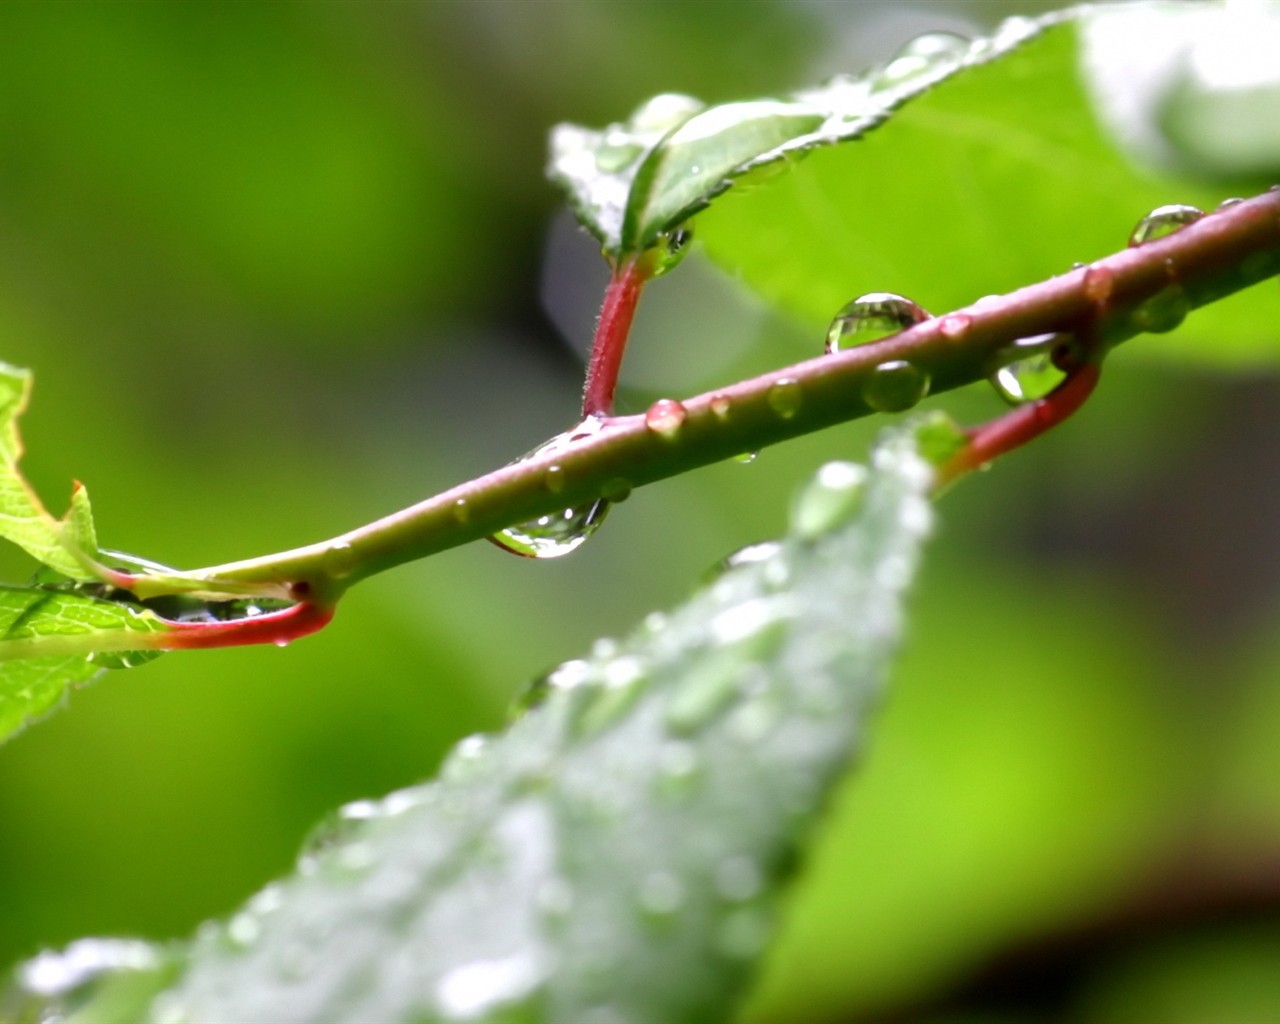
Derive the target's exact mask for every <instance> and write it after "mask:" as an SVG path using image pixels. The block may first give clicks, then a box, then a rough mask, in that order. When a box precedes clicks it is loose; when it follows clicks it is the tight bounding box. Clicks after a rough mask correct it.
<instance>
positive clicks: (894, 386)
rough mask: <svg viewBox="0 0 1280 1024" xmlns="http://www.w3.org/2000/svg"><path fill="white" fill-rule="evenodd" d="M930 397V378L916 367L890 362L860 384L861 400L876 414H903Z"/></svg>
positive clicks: (872, 372) (883, 364)
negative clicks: (926, 396)
mask: <svg viewBox="0 0 1280 1024" xmlns="http://www.w3.org/2000/svg"><path fill="white" fill-rule="evenodd" d="M928 393H929V375H928V374H927V373H925V372H924V371H923V370H922V369H920V367H918V366H916V364H915V363H909V362H907V361H906V360H905V359H891V360H889V361H888V362H885V363H881V364H880V365H879V366H877V367H876V368H875V369H873V370H872V371H871V372H870V373H869V374H867V376H866V378H865V379H864V380H863V382H862V400H863V401H864V402H866V403H867V405H869V406H871V408H872V409H874V410H875V411H876V412H903V411H905V410H907V409H910V408H911V407H912V406H914V405H917V404H918V403H919V402H920V400H921V399H922V398H924V396H925V395H927V394H928Z"/></svg>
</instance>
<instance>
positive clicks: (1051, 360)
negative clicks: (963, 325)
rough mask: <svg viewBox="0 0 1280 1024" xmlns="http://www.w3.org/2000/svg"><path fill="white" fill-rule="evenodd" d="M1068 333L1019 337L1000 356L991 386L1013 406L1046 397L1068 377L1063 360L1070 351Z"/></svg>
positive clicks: (1001, 351)
mask: <svg viewBox="0 0 1280 1024" xmlns="http://www.w3.org/2000/svg"><path fill="white" fill-rule="evenodd" d="M1070 345H1071V336H1070V335H1068V334H1037V335H1033V336H1031V337H1027V338H1019V339H1018V340H1017V341H1016V342H1014V343H1013V344H1012V345H1009V346H1008V347H1006V348H1003V349H1001V350H1000V352H999V353H997V355H996V359H997V360H998V361H999V363H1000V364H1001V365H1000V368H999V369H998V370H996V372H995V373H994V374H992V375H991V378H990V379H991V386H992V387H994V388H995V389H996V393H997V394H998V395H999V396H1000V397H1001V398H1003V399H1004V400H1005V401H1006V402H1008V403H1009V404H1010V405H1022V404H1024V403H1026V402H1034V401H1038V400H1039V399H1041V398H1044V397H1045V396H1046V395H1048V394H1049V393H1050V392H1051V391H1053V390H1054V388H1056V387H1057V386H1058V385H1059V384H1061V383H1062V382H1063V381H1064V380H1066V377H1067V374H1066V371H1065V370H1063V369H1062V367H1061V365H1060V364H1061V363H1062V362H1063V361H1064V358H1065V355H1066V354H1069V349H1070Z"/></svg>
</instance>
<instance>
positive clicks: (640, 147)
mask: <svg viewBox="0 0 1280 1024" xmlns="http://www.w3.org/2000/svg"><path fill="white" fill-rule="evenodd" d="M1038 28H1039V26H1038V25H1037V24H1036V23H1034V22H1031V21H1029V20H1027V19H1016V20H1011V21H1010V22H1008V23H1006V27H1005V28H1004V29H1003V30H1002V31H1001V32H1000V33H999V34H997V35H996V36H995V37H993V38H992V39H990V40H982V41H980V42H977V43H974V44H972V45H969V44H967V43H966V42H965V41H964V40H962V39H960V38H959V37H956V36H950V35H946V34H942V33H938V34H935V35H931V36H928V37H922V39H921V40H917V41H916V43H915V44H913V46H912V47H911V48H910V49H909V50H908V51H906V52H904V53H903V54H902V55H901V56H900V57H899V58H898V59H897V60H896V61H894V62H893V63H891V64H890V65H888V66H887V67H883V68H877V69H874V71H873V72H872V73H869V74H867V75H865V76H862V77H859V78H843V77H842V78H837V79H834V80H833V81H831V82H830V83H828V84H827V85H826V86H824V87H822V88H818V89H811V90H807V91H805V92H800V93H796V94H794V95H792V96H790V97H787V98H784V99H761V100H754V101H748V102H741V103H725V104H721V105H718V106H715V107H711V108H706V107H705V105H704V104H702V103H701V102H699V101H698V100H696V99H693V98H692V97H688V96H678V95H673V94H666V95H662V96H657V97H655V98H654V99H652V100H650V101H649V102H647V103H645V104H644V105H642V106H641V107H640V108H639V109H637V110H636V111H635V113H633V114H632V115H631V117H630V118H628V119H627V120H626V121H625V122H622V123H620V124H613V125H610V126H609V127H607V128H605V129H604V130H603V131H593V130H591V129H588V128H582V127H580V126H578V125H559V126H558V127H557V128H556V129H555V131H554V132H553V133H552V137H551V164H550V168H549V173H550V175H551V177H552V178H553V179H554V180H555V181H557V182H558V183H559V184H560V185H561V186H562V187H564V188H565V190H566V191H567V192H568V193H569V197H570V202H571V203H572V204H573V207H574V209H575V210H576V211H577V214H578V217H579V219H581V220H582V222H583V223H584V224H585V225H586V226H587V228H588V229H589V230H591V232H592V233H593V234H595V235H596V237H597V238H599V239H600V241H601V243H602V244H603V246H604V250H605V253H606V255H608V256H610V257H611V258H618V257H620V256H624V255H626V254H629V253H637V252H640V251H642V250H644V249H647V248H649V247H651V246H653V245H655V244H656V243H657V241H658V240H659V238H660V236H661V235H662V234H664V233H665V232H668V231H670V230H672V229H674V228H675V227H677V226H678V225H679V224H681V223H682V222H683V221H685V220H686V219H688V218H689V217H691V216H692V215H693V214H695V213H697V212H698V211H699V210H702V209H704V208H705V207H706V206H707V205H708V204H709V203H710V202H711V200H712V199H713V198H714V197H715V196H717V195H719V194H720V193H722V192H724V191H725V190H726V189H727V188H729V187H730V185H732V184H733V182H734V181H735V179H738V178H741V177H742V176H743V175H746V174H747V173H748V172H752V171H755V172H757V177H760V176H767V175H768V174H770V173H772V169H771V168H770V167H769V165H772V164H778V163H781V164H783V165H784V166H785V164H786V163H787V162H789V161H793V160H796V159H799V158H800V157H802V156H803V155H805V154H806V153H807V152H809V151H810V150H812V149H815V148H817V147H820V146H829V145H832V144H833V143H837V142H846V141H850V140H852V139H857V138H859V137H861V136H862V135H863V134H865V133H866V132H867V131H869V130H870V129H871V128H874V127H875V126H876V125H878V124H880V123H881V122H882V121H884V119H885V118H886V117H888V115H889V114H890V113H891V112H892V111H893V110H895V109H896V108H897V107H899V106H901V105H902V104H903V103H905V102H906V101H907V100H909V99H911V98H912V97H914V96H917V95H919V94H920V93H922V92H924V91H926V90H928V89H929V88H931V87H933V86H934V85H936V84H937V83H938V82H941V81H943V80H944V79H946V78H948V77H949V76H951V75H952V74H954V73H956V72H957V71H958V70H960V69H962V68H967V67H972V66H974V65H977V64H981V63H983V62H985V61H988V60H991V59H992V58H993V57H996V56H998V55H999V54H1001V53H1004V52H1006V51H1008V50H1009V49H1012V48H1013V47H1016V46H1017V45H1019V44H1020V43H1021V42H1023V41H1024V40H1025V39H1026V38H1027V37H1028V36H1029V35H1031V34H1034V33H1035V32H1036V31H1038Z"/></svg>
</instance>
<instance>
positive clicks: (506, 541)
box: [454, 416, 609, 558]
mask: <svg viewBox="0 0 1280 1024" xmlns="http://www.w3.org/2000/svg"><path fill="white" fill-rule="evenodd" d="M603 426H604V421H603V420H602V419H600V418H599V417H595V416H589V417H587V418H586V419H585V420H583V421H582V422H581V423H579V424H577V425H576V426H574V427H571V428H570V429H569V430H566V431H564V432H563V433H560V434H557V435H556V436H555V437H553V438H552V439H551V440H549V441H546V442H544V443H543V444H540V445H539V446H538V447H537V448H535V449H534V450H533V451H531V452H530V453H529V454H528V455H525V456H523V457H522V458H519V459H517V460H516V462H517V463H519V462H527V461H528V460H529V459H532V458H537V457H538V456H541V455H545V454H547V453H548V452H554V451H562V450H564V449H566V448H568V447H569V446H570V445H572V444H574V443H575V442H577V441H581V440H585V439H586V438H589V437H593V436H595V435H596V434H598V433H599V432H600V430H601V429H602V428H603ZM552 470H558V471H559V475H558V476H556V477H555V479H553V474H552ZM563 480H564V478H563V470H562V469H561V468H560V467H559V466H553V467H550V468H549V469H548V472H547V475H546V477H544V482H545V484H546V486H547V489H548V490H549V491H552V492H553V493H556V492H558V491H559V490H560V489H562V488H563ZM457 510H458V506H457V505H455V506H454V513H455V518H456V516H457ZM608 511H609V502H608V501H607V500H605V499H604V498H597V499H596V500H594V501H588V502H584V503H583V504H581V505H572V506H570V507H569V508H565V509H561V510H560V511H558V512H550V513H548V514H547V515H544V516H539V517H538V518H537V519H531V520H529V521H528V522H525V523H518V524H517V525H515V526H509V527H507V528H506V529H505V530H501V531H499V532H498V533H495V534H494V535H493V536H491V537H490V538H489V539H490V540H491V541H492V542H493V543H494V544H496V545H497V546H498V547H500V548H502V549H503V550H504V551H510V552H511V553H512V554H514V555H520V556H522V557H524V558H559V557H560V556H562V555H567V554H569V552H571V551H573V550H575V549H576V548H578V547H579V546H580V545H581V544H582V543H583V542H584V541H585V540H586V539H587V538H588V537H590V536H591V535H592V534H593V533H595V532H596V530H597V529H599V527H600V524H601V523H602V522H603V521H604V517H605V515H606V513H608ZM460 521H462V520H460Z"/></svg>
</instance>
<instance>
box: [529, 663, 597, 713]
mask: <svg viewBox="0 0 1280 1024" xmlns="http://www.w3.org/2000/svg"><path fill="white" fill-rule="evenodd" d="M591 675H592V668H591V663H590V662H589V661H584V660H582V659H581V658H575V659H574V660H573V661H566V662H564V663H563V664H561V665H557V666H556V667H555V668H553V669H552V670H551V671H550V672H548V673H546V674H545V675H541V676H539V677H538V678H537V679H534V680H533V681H532V682H530V683H529V684H528V685H526V686H525V688H524V689H523V690H521V691H520V692H519V693H518V694H516V698H515V700H514V701H513V702H512V705H511V712H510V716H511V718H513V719H514V718H519V717H520V716H521V715H523V714H524V713H525V712H527V711H532V710H533V709H534V708H536V707H540V706H541V705H542V704H543V703H545V702H546V700H547V698H548V697H550V696H551V695H552V694H553V693H555V692H556V691H558V690H576V689H577V688H578V687H580V686H582V685H583V684H585V683H586V682H587V681H588V680H590V679H591Z"/></svg>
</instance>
